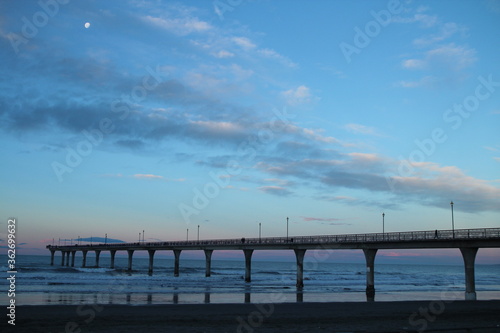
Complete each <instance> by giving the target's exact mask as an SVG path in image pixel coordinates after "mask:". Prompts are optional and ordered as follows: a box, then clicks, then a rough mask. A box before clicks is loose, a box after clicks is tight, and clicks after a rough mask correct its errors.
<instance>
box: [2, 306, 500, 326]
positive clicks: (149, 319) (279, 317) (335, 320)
mask: <svg viewBox="0 0 500 333" xmlns="http://www.w3.org/2000/svg"><path fill="white" fill-rule="evenodd" d="M499 313H500V301H498V300H493V301H454V302H451V301H450V302H444V301H408V302H348V303H344V302H338V303H260V304H259V303H255V304H252V303H249V304H167V305H142V306H133V305H106V304H103V305H99V304H84V305H79V306H77V305H48V306H19V307H17V309H16V326H15V328H14V329H13V330H9V331H12V332H52V333H60V332H93V333H101V332H103V333H104V332H106V333H114V332H148V333H154V332H190V333H192V332H245V333H246V332H317V331H324V332H423V331H425V332H455V333H458V332H488V333H489V332H492V333H493V332H500V316H499ZM5 324H6V322H5V321H4V323H2V326H4V325H5ZM9 326H11V325H9ZM4 327H5V326H4ZM11 328H12V326H11ZM2 331H4V330H3V329H2Z"/></svg>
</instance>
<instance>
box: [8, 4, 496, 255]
mask: <svg viewBox="0 0 500 333" xmlns="http://www.w3.org/2000/svg"><path fill="white" fill-rule="evenodd" d="M231 4H232V5H231ZM231 4H230V2H228V1H224V0H221V1H203V2H202V1H182V2H174V1H168V2H166V1H138V0H137V1H105V2H103V1H63V0H59V1H56V0H46V1H42V2H40V3H39V2H37V1H23V2H14V1H9V2H2V4H0V8H1V11H0V12H1V14H0V44H1V45H0V46H1V47H0V56H1V59H2V64H1V66H0V71H1V73H0V74H1V77H2V80H1V81H0V85H1V89H0V121H1V125H0V137H1V140H2V145H1V148H0V149H1V154H2V156H3V163H2V168H3V172H2V173H1V176H0V177H1V183H2V185H3V188H4V190H3V191H2V192H1V193H0V199H1V200H0V202H1V208H2V209H1V212H2V216H1V218H2V222H1V223H2V225H4V227H5V230H6V226H5V224H6V221H7V218H8V217H12V216H13V217H16V218H18V220H19V233H20V234H19V237H21V236H22V238H23V242H25V243H26V244H25V245H24V248H25V250H26V252H27V253H45V252H44V250H40V249H41V248H43V247H44V245H45V244H47V243H50V242H51V241H52V239H53V238H55V239H56V240H57V239H59V238H63V239H64V238H67V239H72V238H77V237H84V238H85V237H90V236H93V237H103V236H104V235H105V234H106V233H107V234H108V237H110V238H113V239H120V240H124V241H135V240H137V239H138V235H139V233H140V232H142V230H145V239H146V240H150V241H154V240H181V239H185V238H186V230H187V229H189V233H190V238H191V239H193V238H194V237H196V236H197V226H198V225H200V238H229V237H231V238H232V237H257V236H258V230H259V229H258V225H259V223H262V235H263V236H284V235H285V233H286V217H289V218H290V225H289V230H290V231H289V232H290V235H316V234H342V233H365V232H381V231H382V217H381V214H382V212H385V214H386V216H385V222H386V223H385V230H386V231H410V230H434V229H451V211H450V201H451V200H453V201H454V203H455V205H454V212H455V227H456V228H477V227H498V226H499V220H500V176H499V170H500V140H499V133H500V131H499V125H500V63H499V62H498V54H499V53H500V52H499V51H500V43H499V38H500V37H499V35H498V31H499V28H500V2H498V1H439V2H433V1H418V2H415V1H414V2H412V1H409V2H407V1H401V2H399V1H349V2H347V1H314V2H310V1H298V0H297V1H286V2H284V1H240V2H231ZM86 23H89V24H87V25H85V24H86ZM426 253H428V252H426ZM436 253H437V252H436ZM457 253H458V250H457ZM480 253H481V252H480ZM485 253H489V255H490V257H489V258H490V259H488V260H486V259H485V262H486V261H488V262H496V263H498V251H486V252H485Z"/></svg>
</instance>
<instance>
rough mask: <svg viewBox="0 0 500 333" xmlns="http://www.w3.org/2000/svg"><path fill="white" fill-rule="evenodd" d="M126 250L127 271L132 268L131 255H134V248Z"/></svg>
mask: <svg viewBox="0 0 500 333" xmlns="http://www.w3.org/2000/svg"><path fill="white" fill-rule="evenodd" d="M127 252H128V271H129V272H130V271H131V270H132V256H133V255H134V250H127Z"/></svg>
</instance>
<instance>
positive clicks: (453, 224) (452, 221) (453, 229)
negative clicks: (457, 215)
mask: <svg viewBox="0 0 500 333" xmlns="http://www.w3.org/2000/svg"><path fill="white" fill-rule="evenodd" d="M450 206H451V230H452V232H453V238H455V220H454V218H453V201H451V202H450Z"/></svg>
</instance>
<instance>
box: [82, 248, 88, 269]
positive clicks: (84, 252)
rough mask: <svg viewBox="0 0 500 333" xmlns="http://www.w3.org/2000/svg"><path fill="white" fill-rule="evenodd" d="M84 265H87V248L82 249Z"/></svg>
mask: <svg viewBox="0 0 500 333" xmlns="http://www.w3.org/2000/svg"><path fill="white" fill-rule="evenodd" d="M82 256H83V257H82V267H83V268H84V267H85V266H87V250H82Z"/></svg>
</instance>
